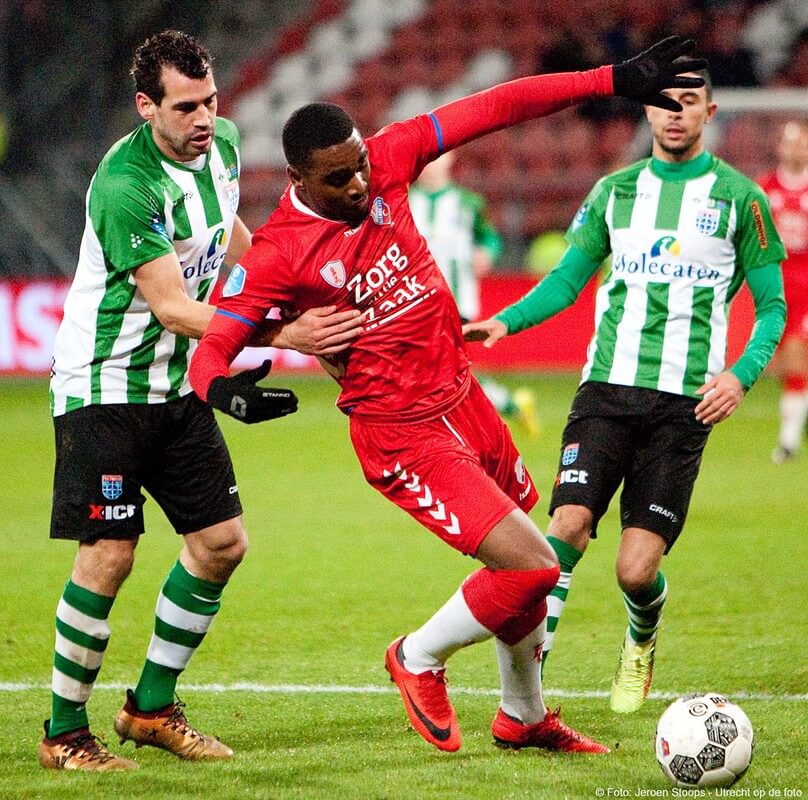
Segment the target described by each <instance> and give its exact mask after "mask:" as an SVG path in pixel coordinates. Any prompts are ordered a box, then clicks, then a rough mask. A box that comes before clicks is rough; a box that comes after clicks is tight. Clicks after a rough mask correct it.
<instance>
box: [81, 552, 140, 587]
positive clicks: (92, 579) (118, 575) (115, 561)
mask: <svg viewBox="0 0 808 800" xmlns="http://www.w3.org/2000/svg"><path fill="white" fill-rule="evenodd" d="M136 545H137V538H133V539H99V540H97V541H95V542H82V544H81V545H80V547H79V552H78V554H77V556H76V562H75V564H74V566H73V580H74V581H75V582H76V583H77V584H78V585H79V586H83V587H85V588H88V589H90V590H92V591H97V592H99V593H100V594H106V595H115V594H117V592H118V589H119V588H120V587H121V585H122V584H123V582H124V581H125V580H126V579H127V577H129V573H130V572H131V571H132V566H133V565H134V563H135V546H136Z"/></svg>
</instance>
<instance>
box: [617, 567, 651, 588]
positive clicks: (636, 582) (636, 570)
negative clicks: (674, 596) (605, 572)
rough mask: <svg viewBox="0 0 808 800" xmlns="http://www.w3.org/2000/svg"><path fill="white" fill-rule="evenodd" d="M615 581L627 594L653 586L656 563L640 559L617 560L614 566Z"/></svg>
mask: <svg viewBox="0 0 808 800" xmlns="http://www.w3.org/2000/svg"><path fill="white" fill-rule="evenodd" d="M615 572H616V574H617V583H618V585H619V586H620V588H621V589H622V590H623V591H624V592H625V593H626V594H629V595H632V594H639V593H640V592H643V591H645V590H646V589H649V588H650V587H651V586H653V584H654V581H655V580H656V575H657V567H656V565H655V564H654V565H650V564H646V563H644V562H642V561H639V562H637V561H633V562H632V561H618V562H617V566H616V568H615Z"/></svg>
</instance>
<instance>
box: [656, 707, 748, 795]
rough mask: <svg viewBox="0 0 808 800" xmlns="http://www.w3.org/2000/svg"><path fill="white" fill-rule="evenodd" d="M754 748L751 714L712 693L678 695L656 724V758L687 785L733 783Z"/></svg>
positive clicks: (674, 778) (677, 780)
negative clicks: (748, 715)
mask: <svg viewBox="0 0 808 800" xmlns="http://www.w3.org/2000/svg"><path fill="white" fill-rule="evenodd" d="M754 750H755V734H754V733H753V731H752V724H751V723H750V722H749V717H747V716H746V714H744V712H743V711H742V710H741V709H740V708H739V707H738V706H737V705H735V703H731V702H729V700H727V698H726V697H723V696H722V695H720V694H716V693H713V692H708V693H707V694H691V695H687V696H686V697H680V698H679V699H678V700H675V701H674V702H673V703H671V704H670V705H669V706H668V707H667V709H665V713H664V714H663V715H662V716H661V717H660V718H659V722H658V723H657V730H656V757H657V761H658V762H659V766H660V767H662V771H663V772H664V773H665V775H667V776H668V778H669V779H670V780H671V781H673V783H675V784H676V785H677V786H681V787H683V788H686V787H688V786H729V785H730V784H732V783H735V781H736V780H738V778H740V777H741V775H743V773H744V772H745V771H746V769H747V768H748V767H749V764H750V762H751V761H752V753H753V752H754Z"/></svg>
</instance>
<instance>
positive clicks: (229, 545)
mask: <svg viewBox="0 0 808 800" xmlns="http://www.w3.org/2000/svg"><path fill="white" fill-rule="evenodd" d="M186 544H190V547H189V550H190V553H191V556H192V558H193V559H194V560H195V561H196V562H197V563H198V568H199V569H200V571H201V574H204V575H206V576H208V577H209V579H211V580H214V581H221V582H225V581H226V580H227V579H228V578H229V577H230V575H231V574H232V572H233V571H234V570H235V569H236V567H238V565H239V564H240V563H241V562H242V560H243V559H244V556H245V555H246V554H247V548H248V546H249V540H248V538H247V532H246V531H245V530H244V525H243V524H242V522H241V518H237V519H233V520H229V521H228V522H227V523H224V524H222V525H221V526H217V529H216V531H215V533H213V532H211V533H210V534H209V535H206V536H205V537H204V538H203V539H202V540H200V541H194V542H192V543H188V542H187V540H186Z"/></svg>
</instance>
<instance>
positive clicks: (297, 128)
mask: <svg viewBox="0 0 808 800" xmlns="http://www.w3.org/2000/svg"><path fill="white" fill-rule="evenodd" d="M355 127H356V124H355V123H354V121H353V120H352V119H351V116H350V114H348V112H347V111H345V110H344V109H343V108H340V107H339V106H335V105H334V104H333V103H309V104H308V105H306V106H301V107H300V108H298V109H297V111H294V112H293V113H292V116H290V117H289V119H287V120H286V124H285V125H284V126H283V134H282V140H283V154H284V155H285V156H286V161H287V163H288V164H289V165H290V166H292V167H294V168H295V169H298V170H299V169H306V168H307V167H308V165H309V164H310V162H311V154H312V153H313V152H314V151H315V150H320V149H322V148H324V147H332V146H333V145H335V144H342V142H344V141H346V140H347V139H350V138H351V134H352V133H353V131H354V128H355Z"/></svg>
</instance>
